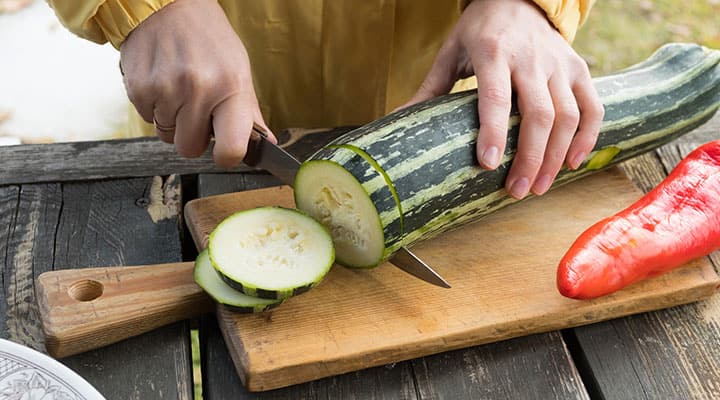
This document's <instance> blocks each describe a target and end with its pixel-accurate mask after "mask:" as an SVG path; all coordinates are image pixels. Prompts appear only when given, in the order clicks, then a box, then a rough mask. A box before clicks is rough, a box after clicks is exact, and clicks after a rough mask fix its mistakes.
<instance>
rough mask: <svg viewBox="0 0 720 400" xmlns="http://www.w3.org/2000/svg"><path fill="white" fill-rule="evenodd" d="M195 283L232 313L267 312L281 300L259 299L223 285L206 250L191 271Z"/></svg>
mask: <svg viewBox="0 0 720 400" xmlns="http://www.w3.org/2000/svg"><path fill="white" fill-rule="evenodd" d="M193 276H194V277H195V282H196V283H197V284H198V285H199V286H200V287H201V288H203V289H204V290H205V292H207V294H208V295H210V297H212V298H213V299H214V300H215V301H216V302H218V303H220V304H223V305H225V306H227V307H229V308H231V309H232V310H233V311H238V312H243V313H259V312H263V311H267V310H269V309H271V308H273V307H275V306H277V305H279V304H280V303H282V300H271V299H261V298H258V297H252V296H248V295H246V294H244V293H240V292H238V291H237V290H235V289H233V288H232V287H230V285H228V284H227V283H225V282H224V281H223V280H222V278H220V275H218V273H217V271H215V268H213V266H212V263H211V262H210V256H209V255H208V251H207V250H203V251H202V252H201V253H200V254H198V256H197V258H196V259H195V269H194V271H193Z"/></svg>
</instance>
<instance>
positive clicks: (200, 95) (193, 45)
mask: <svg viewBox="0 0 720 400" xmlns="http://www.w3.org/2000/svg"><path fill="white" fill-rule="evenodd" d="M120 54H121V66H122V67H121V68H122V71H123V75H124V79H123V81H124V83H125V88H126V89H127V94H128V97H129V98H130V101H131V102H132V103H133V105H134V106H135V108H136V109H137V111H138V112H139V114H140V116H142V118H143V119H144V120H145V121H147V122H150V123H154V124H155V129H156V131H157V134H158V136H159V137H160V139H161V140H163V141H164V142H167V143H174V144H175V148H176V150H177V153H178V154H179V155H181V156H183V157H198V156H200V155H201V154H203V153H204V152H205V150H206V149H207V146H208V143H209V141H210V136H211V134H212V133H214V134H215V147H214V149H213V157H214V159H215V163H216V164H217V165H219V166H221V167H226V168H230V167H234V166H236V165H238V164H239V163H240V162H241V161H242V160H243V158H244V157H245V153H246V151H247V145H248V140H249V137H250V131H251V129H252V125H253V122H255V123H257V124H258V125H260V126H262V127H264V128H265V129H266V131H268V132H270V130H269V129H267V125H266V124H265V122H264V120H263V117H262V114H261V113H260V108H259V106H258V102H257V97H256V96H255V89H254V88H253V83H252V75H251V72H250V62H249V60H248V55H247V51H246V50H245V46H243V44H242V42H241V41H240V38H238V36H237V34H236V33H235V31H234V30H233V28H232V26H230V23H229V22H228V20H227V17H226V16H225V13H224V12H223V10H222V8H220V6H219V5H218V3H217V2H216V1H213V0H177V1H176V2H174V3H172V4H169V5H167V6H165V7H163V8H162V9H161V10H159V11H157V12H156V13H154V14H153V15H151V16H150V17H148V18H147V19H146V20H145V21H143V22H142V23H141V24H140V25H139V26H138V27H136V28H135V29H134V30H133V31H132V32H131V34H130V35H129V36H128V38H127V39H126V40H125V42H124V43H123V44H122V46H121V48H120ZM269 137H270V139H271V140H272V141H276V140H275V137H274V136H273V135H272V134H269Z"/></svg>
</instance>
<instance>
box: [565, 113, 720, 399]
mask: <svg viewBox="0 0 720 400" xmlns="http://www.w3.org/2000/svg"><path fill="white" fill-rule="evenodd" d="M714 121H715V123H717V122H718V121H719V120H718V118H717V117H716V118H715V119H714ZM719 137H720V129H716V130H715V131H713V130H712V129H709V130H706V131H703V132H693V133H691V135H690V136H689V137H688V138H686V139H685V140H682V141H676V142H673V143H671V144H669V145H667V146H664V147H663V148H661V149H658V151H656V152H654V153H653V154H650V155H647V156H645V157H642V158H638V159H635V160H632V162H630V163H627V164H626V167H627V168H626V172H628V174H629V175H630V176H631V177H632V178H633V179H634V180H635V181H636V182H638V184H639V185H640V186H641V187H642V188H643V189H644V190H646V191H647V190H649V189H651V188H652V187H654V186H655V185H657V184H658V183H659V182H660V181H661V180H662V179H663V178H664V177H665V176H666V174H667V172H669V171H670V170H671V169H672V168H673V167H674V166H675V165H676V164H677V163H678V162H679V161H680V159H681V158H682V157H684V156H685V155H686V154H687V153H689V152H690V151H692V150H693V149H694V148H696V147H697V146H698V145H700V144H702V143H704V142H707V141H709V140H713V139H717V138H719ZM710 259H711V261H713V264H714V266H715V269H716V270H718V266H720V262H719V261H720V253H718V252H715V253H713V254H712V255H711V256H710ZM572 334H573V335H574V336H575V338H576V340H577V343H578V345H579V349H578V357H579V358H580V359H582V360H583V365H585V366H586V368H584V369H583V370H582V373H583V375H584V376H586V377H587V379H588V381H589V382H590V386H591V387H592V394H596V395H597V396H599V397H601V398H604V399H628V398H633V399H653V398H708V399H710V398H719V397H720V385H719V384H718V382H719V379H720V352H719V351H718V349H719V348H720V297H718V296H717V295H716V296H714V297H712V298H710V299H708V300H705V301H702V302H698V303H694V304H689V305H684V306H679V307H673V308H669V309H665V310H660V311H655V312H652V313H645V314H640V315H635V316H631V317H628V318H622V319H617V320H612V321H607V322H603V323H599V324H594V325H588V326H584V327H579V328H576V329H574V330H573V332H572Z"/></svg>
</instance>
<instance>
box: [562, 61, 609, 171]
mask: <svg viewBox="0 0 720 400" xmlns="http://www.w3.org/2000/svg"><path fill="white" fill-rule="evenodd" d="M573 92H574V93H575V98H576V99H577V103H578V108H579V109H580V121H579V123H578V131H577V133H576V134H575V138H574V139H573V141H572V143H571V144H570V148H569V149H568V155H567V165H568V167H569V168H572V169H577V168H579V167H580V164H582V163H583V161H585V158H587V156H588V154H590V152H591V151H592V149H593V147H594V146H595V143H596V142H597V138H598V134H599V133H600V126H601V125H602V121H603V117H604V116H605V109H604V108H603V105H602V102H601V101H600V97H599V96H598V93H597V90H595V86H593V84H592V80H591V79H590V77H589V75H588V76H586V77H584V78H582V79H579V80H577V81H576V83H575V85H574V86H573Z"/></svg>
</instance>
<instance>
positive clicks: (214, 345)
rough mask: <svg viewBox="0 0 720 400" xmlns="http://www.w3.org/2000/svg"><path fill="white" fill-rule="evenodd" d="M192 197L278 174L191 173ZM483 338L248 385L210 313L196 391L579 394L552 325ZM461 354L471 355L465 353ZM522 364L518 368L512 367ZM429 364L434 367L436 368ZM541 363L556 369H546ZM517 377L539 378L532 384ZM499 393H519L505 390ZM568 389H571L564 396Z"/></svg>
mask: <svg viewBox="0 0 720 400" xmlns="http://www.w3.org/2000/svg"><path fill="white" fill-rule="evenodd" d="M198 183H199V187H198V194H199V196H200V197H207V196H212V195H218V194H223V193H227V192H233V191H240V190H251V189H256V188H260V187H265V186H268V185H277V184H278V182H277V181H276V180H275V179H274V178H272V177H270V176H267V175H258V174H252V175H249V174H243V175H229V174H222V175H219V174H213V175H200V176H199V178H198ZM511 342H512V346H511V348H512V350H514V352H515V354H514V355H510V354H508V353H507V351H508V349H509V347H508V345H507V343H506V342H496V343H488V344H484V345H483V346H478V347H475V348H472V349H464V350H458V351H451V352H445V353H441V354H436V355H431V356H426V357H422V358H420V359H416V360H411V361H403V362H398V363H389V364H385V365H383V366H378V367H372V368H366V369H363V370H360V371H355V372H350V373H345V374H341V375H336V376H331V377H327V378H323V379H318V380H315V381H311V382H307V383H303V384H298V385H293V386H289V387H285V388H281V389H275V390H269V391H265V392H249V391H248V390H247V389H246V388H245V387H244V386H243V384H242V382H241V381H240V378H239V377H238V374H237V372H236V370H235V367H234V364H233V362H232V360H231V357H230V353H229V352H228V348H227V346H226V345H225V341H224V339H223V337H222V334H221V332H220V330H219V328H218V325H217V321H216V318H215V316H212V315H207V316H204V317H203V318H202V319H201V323H200V348H201V351H200V354H201V356H202V359H201V360H202V371H203V398H205V399H208V400H214V399H262V400H267V399H307V400H311V399H318V400H319V399H419V398H429V399H443V398H445V399H453V400H463V399H467V400H470V399H477V398H478V396H477V393H478V390H473V389H474V388H477V389H481V390H482V393H484V396H482V397H480V398H528V399H531V398H536V399H563V398H584V395H583V393H585V388H584V385H583V382H582V381H581V380H580V379H579V378H578V373H577V370H576V369H575V366H574V364H573V361H572V358H571V357H570V354H568V351H567V348H566V346H565V344H564V342H563V339H562V337H561V336H560V335H559V334H558V333H557V332H550V333H541V334H537V335H532V336H529V337H522V338H517V339H512V340H511ZM468 354H470V355H471V356H469V357H468ZM518 365H522V368H518ZM436 367H437V369H436ZM547 371H561V374H559V375H549V374H548V373H547ZM518 382H521V383H524V382H543V384H540V385H536V386H532V387H531V386H528V385H525V384H518ZM507 393H521V394H522V395H521V396H517V397H515V396H512V395H510V396H508V395H507ZM568 393H571V394H572V395H569V396H568Z"/></svg>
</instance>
